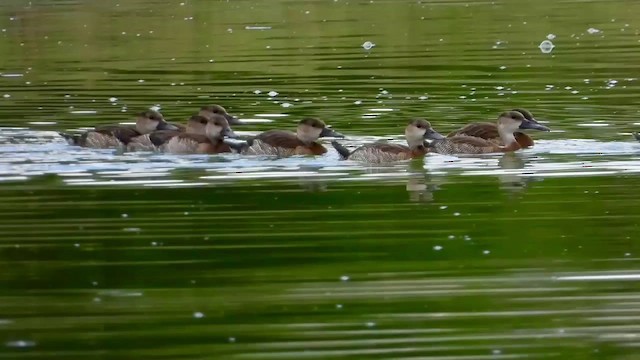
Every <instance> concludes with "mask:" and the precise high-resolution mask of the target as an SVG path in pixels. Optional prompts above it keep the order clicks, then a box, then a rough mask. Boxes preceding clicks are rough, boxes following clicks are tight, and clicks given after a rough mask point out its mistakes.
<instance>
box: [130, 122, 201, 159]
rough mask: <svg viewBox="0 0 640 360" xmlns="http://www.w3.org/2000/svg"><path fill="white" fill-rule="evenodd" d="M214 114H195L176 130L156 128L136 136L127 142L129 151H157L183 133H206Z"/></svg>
mask: <svg viewBox="0 0 640 360" xmlns="http://www.w3.org/2000/svg"><path fill="white" fill-rule="evenodd" d="M211 117H212V116H211V115H210V116H202V115H193V116H191V117H190V118H189V119H188V120H187V125H186V126H183V125H181V126H180V128H177V129H175V130H156V131H152V132H150V133H148V134H145V135H140V136H136V137H134V138H133V139H131V141H130V142H129V143H128V144H127V151H156V150H158V146H160V145H162V144H164V143H166V142H167V141H169V140H170V139H171V138H172V137H174V136H177V135H180V134H181V133H187V134H197V135H206V126H207V123H208V122H209V119H210V118H211Z"/></svg>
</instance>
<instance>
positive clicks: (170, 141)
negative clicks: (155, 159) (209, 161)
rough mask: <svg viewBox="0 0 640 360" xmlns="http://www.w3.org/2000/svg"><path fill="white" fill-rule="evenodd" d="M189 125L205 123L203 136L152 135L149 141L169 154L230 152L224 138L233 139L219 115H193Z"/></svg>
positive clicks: (227, 126)
mask: <svg viewBox="0 0 640 360" xmlns="http://www.w3.org/2000/svg"><path fill="white" fill-rule="evenodd" d="M189 120H190V121H189V123H190V124H193V125H195V123H199V124H202V123H203V122H205V123H206V125H205V127H204V134H197V133H193V132H180V133H178V134H163V133H158V134H152V135H151V136H150V140H151V141H152V142H154V143H155V144H157V145H156V146H158V149H159V150H160V151H163V152H166V153H170V154H218V153H225V152H232V148H231V147H230V146H229V145H227V144H226V143H224V141H223V140H224V138H225V137H235V136H236V135H235V133H234V132H233V130H231V127H230V126H229V122H228V121H227V119H226V118H225V117H224V116H223V115H220V114H215V115H213V116H211V117H210V118H208V119H207V118H205V117H204V116H200V115H194V116H192V117H191V118H190V119H189Z"/></svg>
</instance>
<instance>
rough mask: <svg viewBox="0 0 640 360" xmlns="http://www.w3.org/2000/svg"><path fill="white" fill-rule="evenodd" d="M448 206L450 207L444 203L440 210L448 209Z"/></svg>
mask: <svg viewBox="0 0 640 360" xmlns="http://www.w3.org/2000/svg"><path fill="white" fill-rule="evenodd" d="M446 208H448V206H446V205H442V206H440V210H444V209H446Z"/></svg>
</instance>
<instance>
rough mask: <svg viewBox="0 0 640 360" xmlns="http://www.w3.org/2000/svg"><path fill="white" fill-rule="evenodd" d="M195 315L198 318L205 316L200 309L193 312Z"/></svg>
mask: <svg viewBox="0 0 640 360" xmlns="http://www.w3.org/2000/svg"><path fill="white" fill-rule="evenodd" d="M193 317H194V318H196V319H202V318H203V317H204V314H203V313H201V312H199V311H196V312H194V313H193Z"/></svg>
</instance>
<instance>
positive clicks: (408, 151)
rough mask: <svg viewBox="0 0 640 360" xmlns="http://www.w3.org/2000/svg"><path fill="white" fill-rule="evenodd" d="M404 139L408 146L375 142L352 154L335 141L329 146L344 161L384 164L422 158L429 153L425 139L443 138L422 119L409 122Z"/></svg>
mask: <svg viewBox="0 0 640 360" xmlns="http://www.w3.org/2000/svg"><path fill="white" fill-rule="evenodd" d="M404 137H405V139H406V140H407V145H408V146H405V145H400V144H390V143H385V142H376V143H373V144H367V145H363V146H361V147H359V148H357V149H355V150H353V151H352V152H350V151H349V150H348V149H347V148H345V147H344V146H342V145H340V144H339V143H338V142H337V141H333V142H331V144H332V145H333V147H334V148H335V149H336V150H337V151H338V153H339V154H340V155H341V156H342V158H344V159H349V160H355V161H361V162H367V163H385V162H393V161H402V160H409V159H412V158H421V157H424V155H425V154H426V153H427V152H428V151H429V149H428V148H427V147H425V145H424V141H425V139H426V138H429V139H444V138H445V137H444V136H442V135H440V134H439V133H438V132H436V131H435V130H433V128H432V127H431V123H429V122H428V121H426V120H424V119H413V120H411V122H410V123H409V124H408V125H407V127H406V128H405V130H404Z"/></svg>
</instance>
